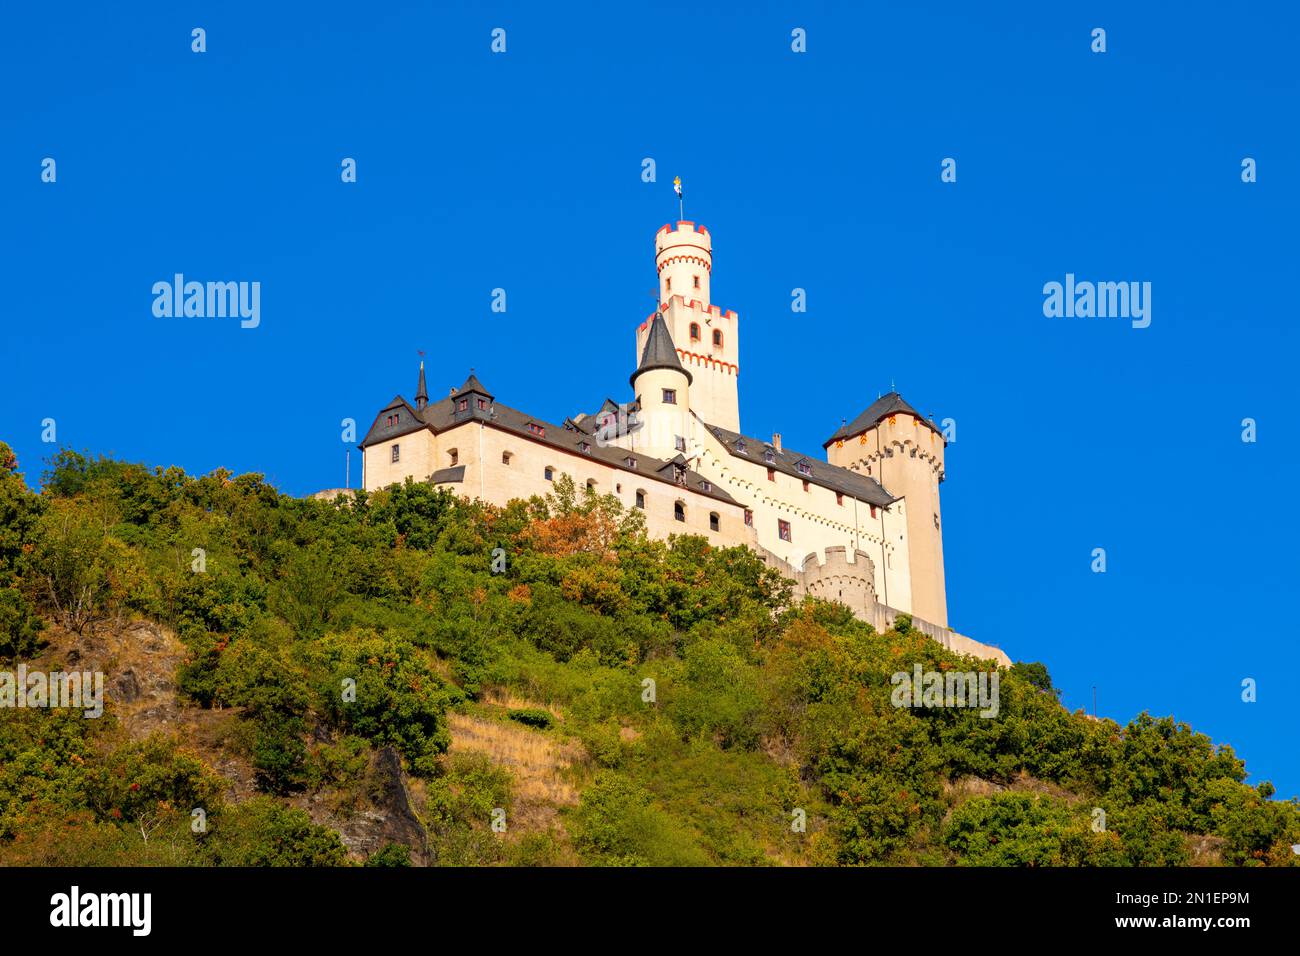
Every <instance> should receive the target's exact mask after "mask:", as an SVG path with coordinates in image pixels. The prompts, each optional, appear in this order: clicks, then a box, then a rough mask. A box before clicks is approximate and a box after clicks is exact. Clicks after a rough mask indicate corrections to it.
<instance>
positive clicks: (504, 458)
mask: <svg viewBox="0 0 1300 956" xmlns="http://www.w3.org/2000/svg"><path fill="white" fill-rule="evenodd" d="M510 457H511V456H510V452H508V451H503V452H502V453H501V464H503V465H508V464H510Z"/></svg>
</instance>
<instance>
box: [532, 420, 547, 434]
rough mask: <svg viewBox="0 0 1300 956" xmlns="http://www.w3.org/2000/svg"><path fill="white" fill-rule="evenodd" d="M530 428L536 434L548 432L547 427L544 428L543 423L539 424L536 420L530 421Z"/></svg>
mask: <svg viewBox="0 0 1300 956" xmlns="http://www.w3.org/2000/svg"><path fill="white" fill-rule="evenodd" d="M528 430H529V431H530V432H532V433H533V434H534V435H545V434H546V429H545V428H543V427H542V426H541V425H538V424H537V423H536V422H530V423H529V425H528Z"/></svg>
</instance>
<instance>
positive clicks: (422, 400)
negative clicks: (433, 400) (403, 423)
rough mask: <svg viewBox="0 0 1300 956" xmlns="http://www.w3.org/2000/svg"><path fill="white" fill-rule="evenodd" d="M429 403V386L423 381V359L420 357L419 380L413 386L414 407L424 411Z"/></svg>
mask: <svg viewBox="0 0 1300 956" xmlns="http://www.w3.org/2000/svg"><path fill="white" fill-rule="evenodd" d="M428 404H429V387H428V386H427V385H426V384H425V383H424V359H420V381H419V383H418V384H417V385H416V386H415V407H416V408H417V409H419V410H420V411H424V406H426V405H428Z"/></svg>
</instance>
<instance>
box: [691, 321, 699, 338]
mask: <svg viewBox="0 0 1300 956" xmlns="http://www.w3.org/2000/svg"><path fill="white" fill-rule="evenodd" d="M699 340H700V323H698V322H692V323H691V341H692V342H698V341H699Z"/></svg>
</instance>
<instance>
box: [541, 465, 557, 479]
mask: <svg viewBox="0 0 1300 956" xmlns="http://www.w3.org/2000/svg"><path fill="white" fill-rule="evenodd" d="M542 476H543V477H544V478H545V479H546V480H547V481H554V480H555V469H554V468H552V467H551V466H550V465H547V466H546V470H545V471H544V472H542Z"/></svg>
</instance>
